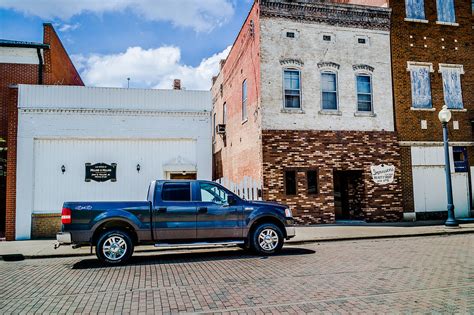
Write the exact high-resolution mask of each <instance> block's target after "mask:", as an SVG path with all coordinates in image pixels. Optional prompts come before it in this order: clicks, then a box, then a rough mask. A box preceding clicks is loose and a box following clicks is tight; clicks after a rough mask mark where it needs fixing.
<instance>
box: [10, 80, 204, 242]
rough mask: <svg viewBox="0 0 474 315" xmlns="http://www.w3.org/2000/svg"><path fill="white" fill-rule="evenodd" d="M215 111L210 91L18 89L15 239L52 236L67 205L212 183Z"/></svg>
mask: <svg viewBox="0 0 474 315" xmlns="http://www.w3.org/2000/svg"><path fill="white" fill-rule="evenodd" d="M211 107H212V103H211V95H210V92H207V91H185V90H140V89H116V88H92V87H75V86H74V87H73V86H33V85H20V86H19V96H18V144H17V148H18V151H17V190H16V191H17V197H16V239H18V240H20V239H29V238H31V237H32V236H33V237H43V236H49V235H50V234H51V233H54V232H55V230H56V229H57V228H58V227H59V224H60V223H59V222H60V220H59V217H60V212H61V207H62V203H63V202H64V201H66V200H67V201H75V200H91V201H100V200H144V199H145V198H146V194H147V188H148V184H149V182H150V181H151V180H154V179H164V178H167V179H170V178H198V179H211V172H212V160H211V158H210V157H211V156H212V154H211V146H212V140H211V132H210V130H211V115H210V112H211Z"/></svg>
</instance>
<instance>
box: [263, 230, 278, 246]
mask: <svg viewBox="0 0 474 315" xmlns="http://www.w3.org/2000/svg"><path fill="white" fill-rule="evenodd" d="M278 241H279V240H278V234H277V233H276V232H275V230H273V229H264V230H263V231H262V232H260V234H259V235H258V243H259V244H260V247H261V248H262V249H263V250H266V251H272V250H274V249H275V248H276V247H277V246H278Z"/></svg>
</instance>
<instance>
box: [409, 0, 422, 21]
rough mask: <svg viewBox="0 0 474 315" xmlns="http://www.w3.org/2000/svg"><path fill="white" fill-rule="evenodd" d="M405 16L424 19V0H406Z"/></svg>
mask: <svg viewBox="0 0 474 315" xmlns="http://www.w3.org/2000/svg"><path fill="white" fill-rule="evenodd" d="M405 5H406V13H407V18H409V19H417V20H424V19H425V2H424V0H406V1H405Z"/></svg>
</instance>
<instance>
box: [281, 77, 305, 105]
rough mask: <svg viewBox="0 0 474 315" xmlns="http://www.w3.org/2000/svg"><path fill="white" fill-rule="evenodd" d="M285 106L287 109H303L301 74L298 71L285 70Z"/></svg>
mask: <svg viewBox="0 0 474 315" xmlns="http://www.w3.org/2000/svg"><path fill="white" fill-rule="evenodd" d="M283 81H284V87H283V95H284V104H283V106H284V107H285V108H287V109H300V108H301V72H300V70H298V69H284V70H283Z"/></svg>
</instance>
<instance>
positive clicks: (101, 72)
mask: <svg viewBox="0 0 474 315" xmlns="http://www.w3.org/2000/svg"><path fill="white" fill-rule="evenodd" d="M229 51H230V47H227V48H226V49H225V50H224V51H222V52H219V53H216V54H214V55H212V56H211V57H209V58H205V59H203V60H202V61H201V63H200V64H199V65H198V66H196V67H192V66H189V65H185V64H183V63H182V62H181V51H180V49H179V48H178V47H173V46H164V47H160V48H156V49H143V48H141V47H130V48H128V49H127V51H125V52H123V53H119V54H112V55H90V56H83V55H73V56H72V59H73V61H74V63H75V65H76V67H77V69H78V71H79V72H80V73H81V76H82V79H83V80H84V81H85V83H86V84H87V85H91V86H108V87H126V86H127V78H130V86H131V87H141V88H160V89H169V88H171V87H172V83H173V79H181V82H182V83H181V84H182V86H183V87H184V88H186V89H190V90H208V89H209V88H210V87H211V79H212V76H214V75H216V74H217V73H218V72H219V62H220V60H221V59H225V58H226V57H227V55H228V53H229Z"/></svg>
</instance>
